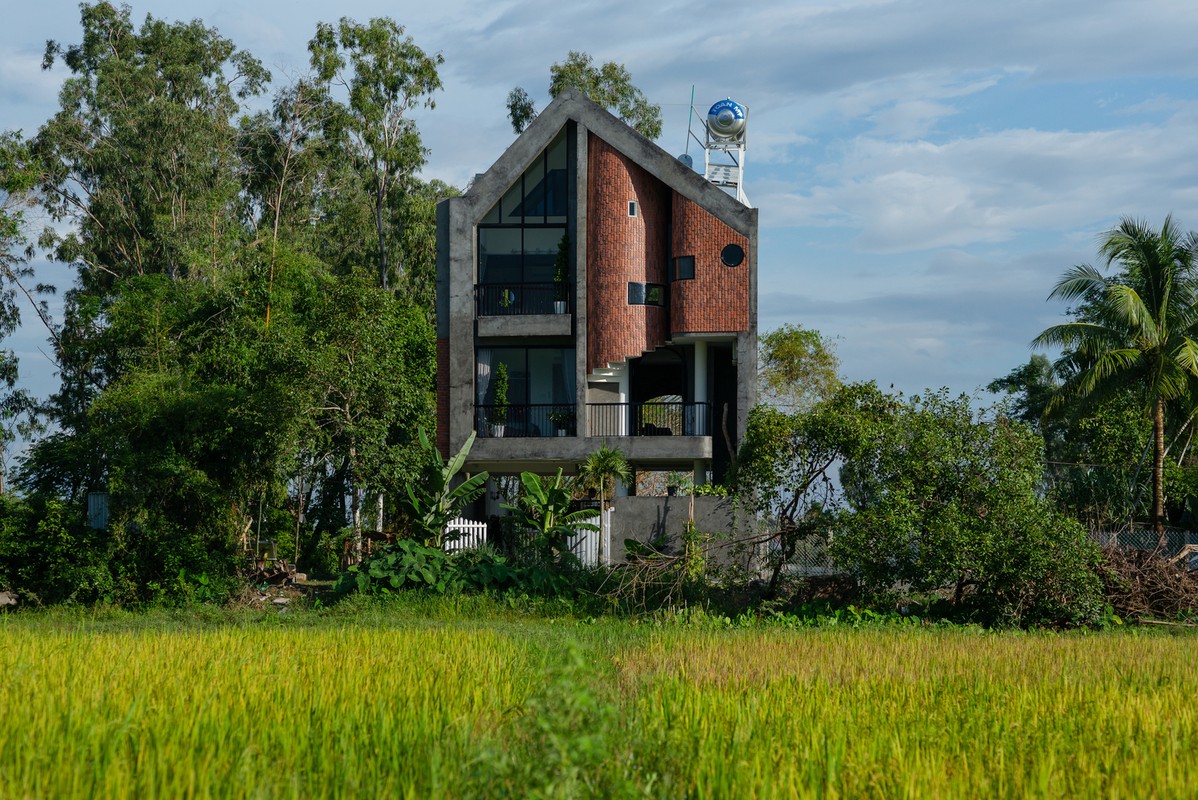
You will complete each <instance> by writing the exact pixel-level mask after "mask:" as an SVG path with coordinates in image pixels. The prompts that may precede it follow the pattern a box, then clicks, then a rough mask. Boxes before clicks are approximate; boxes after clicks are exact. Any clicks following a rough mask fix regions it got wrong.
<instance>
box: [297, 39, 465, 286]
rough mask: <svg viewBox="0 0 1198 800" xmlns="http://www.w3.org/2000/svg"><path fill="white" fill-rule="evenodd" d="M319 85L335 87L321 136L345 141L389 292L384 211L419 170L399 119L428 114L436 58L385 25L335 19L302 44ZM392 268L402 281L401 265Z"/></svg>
mask: <svg viewBox="0 0 1198 800" xmlns="http://www.w3.org/2000/svg"><path fill="white" fill-rule="evenodd" d="M308 50H309V52H310V53H311V56H312V58H311V61H312V68H313V70H314V71H315V73H316V80H317V81H318V85H319V86H321V87H323V89H324V90H325V91H326V92H329V91H331V90H332V88H333V87H338V88H340V89H341V90H343V91H344V92H345V94H346V96H347V99H346V102H344V103H340V102H337V101H334V100H333V99H331V96H330V97H329V98H328V99H327V100H326V104H327V107H328V108H329V109H330V110H331V111H332V113H330V115H329V116H328V118H327V119H326V121H325V126H326V135H329V136H330V137H333V138H338V137H344V138H343V139H341V140H342V141H344V143H345V146H344V147H343V152H344V153H346V154H347V155H349V156H350V157H351V158H353V159H355V161H356V164H357V166H358V169H359V171H360V173H361V174H362V175H363V176H364V177H365V178H366V179H367V180H368V192H369V195H370V197H371V202H372V204H373V211H374V221H375V234H376V236H377V264H378V270H377V273H378V277H379V285H380V286H382V287H383V288H384V289H388V288H390V286H391V273H392V265H393V259H392V255H393V254H395V255H396V256H398V255H399V254H400V253H401V252H402V251H400V250H399V249H398V247H397V244H398V241H396V240H397V239H398V238H399V237H398V236H397V234H396V233H395V231H394V230H393V229H394V220H392V219H389V216H390V213H389V212H390V209H391V208H392V207H394V206H395V205H396V203H397V197H402V196H403V195H405V194H407V192H408V190H409V188H410V184H411V180H412V176H413V175H414V174H415V173H416V172H417V171H418V170H419V168H420V167H421V166H422V165H423V163H424V157H425V152H426V151H425V148H424V145H423V144H422V143H421V139H420V133H419V130H418V129H417V128H416V124H415V123H414V122H413V121H412V120H411V119H409V118H408V117H407V116H406V115H407V114H408V113H409V112H410V111H411V110H413V109H415V108H417V107H419V106H424V107H426V108H432V107H433V106H434V105H435V103H434V101H433V99H432V95H433V93H434V92H435V91H436V90H438V89H440V88H441V78H440V76H439V75H438V74H437V68H438V67H439V66H440V65H441V64H442V63H443V62H444V58H443V57H442V56H441V55H440V54H437V55H434V56H429V55H428V54H426V53H425V52H424V51H423V50H422V49H420V47H418V46H417V45H416V43H415V42H414V41H413V40H412V37H411V36H405V35H404V28H403V26H402V25H398V24H396V23H395V21H394V20H391V19H389V18H386V17H383V18H376V19H372V20H370V22H369V23H368V24H366V25H362V24H359V23H357V22H355V21H353V20H351V19H348V18H346V17H342V18H341V21H340V23H339V24H338V25H337V26H336V27H334V26H333V25H331V24H329V23H320V24H319V25H318V26H317V28H316V35H315V36H314V37H313V38H312V40H311V42H309V43H308ZM394 267H395V269H396V272H397V273H398V276H399V278H400V279H403V278H404V277H405V271H404V268H403V264H402V261H400V260H395V261H394Z"/></svg>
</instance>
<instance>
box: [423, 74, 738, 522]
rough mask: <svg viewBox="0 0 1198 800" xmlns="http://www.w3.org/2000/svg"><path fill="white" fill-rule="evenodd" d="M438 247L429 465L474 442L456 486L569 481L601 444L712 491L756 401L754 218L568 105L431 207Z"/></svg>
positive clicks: (549, 112) (565, 99) (600, 117)
mask: <svg viewBox="0 0 1198 800" xmlns="http://www.w3.org/2000/svg"><path fill="white" fill-rule="evenodd" d="M437 245H438V254H437V337H438V338H437V361H438V363H437V366H438V376H437V415H438V418H437V439H438V445H439V447H440V449H441V451H442V452H443V453H448V452H456V451H457V450H458V449H459V448H460V447H461V446H462V445H463V444H464V443H465V441H466V439H467V437H468V436H469V435H470V433H471V432H474V433H475V434H476V435H477V440H476V441H475V444H474V447H473V449H472V451H471V453H470V457H469V459H468V461H467V465H466V469H467V470H470V471H478V470H482V469H486V470H488V471H490V472H491V473H492V474H493V475H515V474H518V473H520V472H521V471H525V470H528V471H533V472H537V473H541V474H552V473H553V472H555V471H556V470H557V469H558V468H559V467H560V468H562V469H563V470H564V471H565V472H567V473H571V472H574V471H575V469H576V468H577V465H578V464H579V463H580V462H581V461H582V460H583V459H585V458H586V456H587V455H588V454H590V453H592V452H594V451H595V450H596V449H598V448H599V447H600V446H601V445H603V444H604V443H606V444H607V445H608V446H609V447H614V448H618V449H619V450H621V451H622V452H623V453H624V455H625V456H626V458H627V459H628V461H629V463H630V464H631V465H632V466H633V467H634V468H635V469H636V470H638V471H662V472H666V471H673V472H684V473H688V474H691V475H693V480H694V481H695V482H696V483H700V484H701V483H704V482H707V481H719V480H721V479H722V477H723V475H724V473H725V471H726V470H727V468H728V465H729V463H730V458H731V455H732V454H733V453H734V452H735V448H736V447H737V444H738V442H739V441H740V438H741V437H742V436H743V433H744V428H745V423H746V419H747V414H748V411H749V408H750V407H751V405H752V403H753V402H754V399H755V377H756V333H757V331H756V317H757V309H756V302H757V301H756V297H757V292H756V288H757V211H756V209H753V208H750V207H748V206H747V205H745V204H743V203H741V202H738V201H737V200H736V199H735V198H733V197H731V196H729V195H728V194H726V193H725V192H724V191H722V190H721V189H720V188H718V187H717V186H714V185H713V184H712V183H710V182H709V181H708V180H706V179H705V178H704V176H702V175H700V174H698V173H696V172H694V171H693V170H692V169H691V168H690V167H689V166H687V165H685V164H683V163H681V162H680V161H679V160H678V159H676V158H675V157H673V156H671V155H670V154H669V153H667V152H666V151H664V150H662V149H661V148H659V147H658V146H657V145H655V144H653V143H652V142H650V141H649V140H647V139H645V138H644V137H642V136H640V135H639V134H638V133H636V132H635V131H633V130H632V129H631V128H629V127H628V126H627V125H625V124H624V123H623V122H621V121H620V120H619V119H617V118H616V117H614V116H612V115H611V114H609V113H608V112H607V111H606V110H604V109H602V108H600V107H599V106H597V105H595V104H594V103H592V102H591V101H589V100H587V99H586V98H585V97H582V96H581V95H579V94H576V93H575V92H573V91H572V90H567V91H565V92H563V93H562V94H560V95H559V96H558V97H557V98H556V99H555V100H554V101H553V102H552V103H551V104H550V105H549V107H548V108H546V109H545V111H543V112H542V113H541V114H540V115H539V116H538V117H537V119H536V120H535V121H534V122H533V123H532V125H530V126H529V128H528V129H527V130H526V131H525V132H524V133H522V134H521V135H520V136H519V137H518V138H517V139H516V141H515V142H514V143H513V144H512V145H511V146H510V147H508V148H507V150H506V151H505V152H504V153H503V155H502V156H501V157H500V158H499V160H498V161H497V162H496V163H495V164H494V165H493V166H492V167H491V168H490V169H489V170H487V171H486V172H485V173H483V174H481V175H479V176H477V177H476V179H475V181H474V182H473V184H472V185H471V187H470V188H469V189H468V190H467V191H466V192H465V193H464V194H463V195H461V196H460V197H454V198H450V199H448V200H446V201H444V202H442V203H441V205H440V206H439V207H438V216H437ZM630 488H631V489H632V493H635V487H630ZM479 511H480V512H481V511H483V509H479Z"/></svg>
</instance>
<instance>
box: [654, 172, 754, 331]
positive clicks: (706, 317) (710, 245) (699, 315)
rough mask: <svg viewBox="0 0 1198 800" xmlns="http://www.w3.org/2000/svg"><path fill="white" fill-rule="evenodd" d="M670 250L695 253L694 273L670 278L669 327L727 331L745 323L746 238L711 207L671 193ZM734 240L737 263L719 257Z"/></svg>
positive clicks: (676, 253) (743, 327)
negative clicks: (731, 264) (740, 257)
mask: <svg viewBox="0 0 1198 800" xmlns="http://www.w3.org/2000/svg"><path fill="white" fill-rule="evenodd" d="M673 218H674V227H673V255H674V256H675V257H677V256H694V257H695V278H694V280H688V281H674V282H673V283H672V284H670V333H671V334H677V333H725V332H732V331H747V330H748V329H749V242H748V239H746V238H745V237H744V236H742V235H740V234H739V233H737V232H736V231H734V230H732V228H730V227H728V226H727V225H725V224H724V223H723V222H721V221H720V220H718V219H716V218H715V217H713V216H712V215H711V214H710V213H708V212H707V211H705V210H703V209H702V208H700V207H699V206H697V205H695V204H694V203H692V202H691V201H689V200H687V199H686V198H684V197H681V196H679V195H677V194H675V195H674V215H673ZM729 244H738V245H740V246H741V247H742V248H743V249H744V251H745V260H744V261H743V262H742V263H741V265H740V266H738V267H727V266H724V264H723V263H722V262H721V261H720V251H721V250H723V249H724V246H725V245H729Z"/></svg>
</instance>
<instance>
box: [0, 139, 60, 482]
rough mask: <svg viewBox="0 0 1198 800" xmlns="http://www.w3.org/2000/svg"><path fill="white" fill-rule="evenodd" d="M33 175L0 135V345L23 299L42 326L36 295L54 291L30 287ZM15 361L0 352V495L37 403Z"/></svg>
mask: <svg viewBox="0 0 1198 800" xmlns="http://www.w3.org/2000/svg"><path fill="white" fill-rule="evenodd" d="M35 183H36V173H35V172H34V171H33V170H32V169H31V168H30V166H29V150H28V145H27V143H26V142H25V141H24V139H22V137H21V135H20V133H18V132H15V131H5V132H4V133H0V341H2V340H4V339H6V338H8V337H9V336H11V335H12V334H13V333H14V332H15V331H16V329H17V327H18V326H19V325H20V324H21V309H20V305H19V304H20V302H21V298H22V296H23V297H25V298H26V299H28V301H29V302H30V303H32V304H33V308H34V310H35V311H36V312H37V314H38V315H39V316H40V317H41V318H42V320H43V321H47V320H48V312H47V309H46V303H45V301H44V300H37V299H36V298H35V297H34V294H35V293H37V292H41V293H47V292H50V291H53V289H52V288H51V287H47V286H31V283H32V281H33V280H34V274H33V268H32V267H31V266H29V263H28V257H29V255H30V249H29V243H28V240H27V238H26V235H25V225H26V221H25V209H26V208H27V207H28V206H29V205H31V204H32V203H33V202H34V198H33V190H34V185H35ZM17 376H18V360H17V355H16V353H14V352H13V351H12V350H8V349H3V350H0V495H2V494H4V491H5V484H6V478H7V454H8V448H9V445H11V444H12V443H13V442H14V441H15V440H16V436H17V432H18V430H20V431H21V432H22V433H29V432H31V431H32V429H33V428H34V426H35V422H36V415H35V412H36V406H37V404H36V402H35V401H34V399H33V397H32V396H31V395H30V394H29V392H27V391H25V390H24V389H17V388H16V384H17Z"/></svg>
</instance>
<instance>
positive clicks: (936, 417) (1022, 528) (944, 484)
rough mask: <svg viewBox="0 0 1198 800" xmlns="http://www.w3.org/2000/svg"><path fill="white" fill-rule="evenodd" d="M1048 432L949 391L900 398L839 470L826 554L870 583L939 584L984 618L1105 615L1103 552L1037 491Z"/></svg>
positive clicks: (1058, 619) (934, 587)
mask: <svg viewBox="0 0 1198 800" xmlns="http://www.w3.org/2000/svg"><path fill="white" fill-rule="evenodd" d="M1042 480H1043V442H1042V440H1041V439H1040V437H1039V436H1037V435H1036V434H1035V433H1034V432H1033V431H1032V429H1031V428H1030V427H1028V426H1026V425H1023V424H1021V423H1013V422H1011V421H1010V420H1007V419H1004V418H1002V417H994V416H987V415H985V414H979V415H975V414H974V412H973V410H972V409H971V408H970V405H969V400H968V398H966V397H964V396H962V397H958V398H956V399H950V398H949V397H948V396H947V394H946V393H945V392H943V391H942V392H939V393H935V394H929V395H927V396H925V397H918V396H917V397H914V398H912V399H911V400H910V401H908V402H905V403H901V404H896V406H895V407H894V410H893V412H892V413H891V415H890V416H889V419H888V420H886V424H884V425H881V426H880V427H878V428H877V429H876V436H875V438H874V441H873V443H872V445H871V446H870V447H868V448H866V449H864V450H863V451H861V452H860V453H858V454H856V455H855V456H854V457H852V458H848V459H846V461H845V463H844V466H843V467H842V469H841V481H842V483H843V486H844V492H845V496H846V499H847V501H848V502H847V508H844V509H842V510H840V511H839V512H838V513H837V514H836V516H835V523H834V536H833V540H832V544H831V547H830V552H831V555H832V558H833V560H834V561H835V562H836V563H837V564H838V565H839V566H841V567H842V568H844V569H846V570H848V571H849V572H850V573H851V574H852V575H853V576H855V577H856V578H857V580H858V581H859V582H860V584H861V586H862V588H863V589H865V590H866V591H867V592H874V593H878V592H883V591H885V590H887V589H889V588H891V587H892V586H894V585H895V584H905V585H909V586H910V587H911V588H912V589H914V590H915V591H917V592H927V591H942V592H946V594H947V597H948V599H949V601H950V602H951V603H952V605H953V606H954V607H955V608H956V609H958V610H959V611H961V610H964V611H967V612H968V613H969V614H970V615H972V616H973V617H975V618H976V619H978V620H979V621H983V622H988V623H1010V624H1018V625H1029V624H1052V625H1060V624H1077V623H1083V622H1087V621H1090V620H1092V619H1095V618H1097V616H1098V615H1099V614H1100V613H1101V608H1102V604H1101V599H1100V598H1101V583H1100V580H1099V578H1098V575H1097V571H1096V570H1097V564H1098V553H1097V550H1096V549H1095V548H1094V546H1093V545H1092V544H1091V543H1090V542H1089V541H1088V539H1087V538H1086V535H1085V531H1084V530H1083V529H1082V527H1081V526H1080V525H1079V524H1078V523H1077V522H1076V521H1074V520H1072V519H1069V518H1067V517H1065V516H1063V515H1061V514H1059V513H1058V512H1057V511H1055V509H1053V507H1052V506H1051V505H1050V504H1049V503H1048V502H1047V501H1045V500H1044V499H1043V498H1042V497H1041V496H1040V495H1039V489H1040V488H1041V484H1042Z"/></svg>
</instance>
